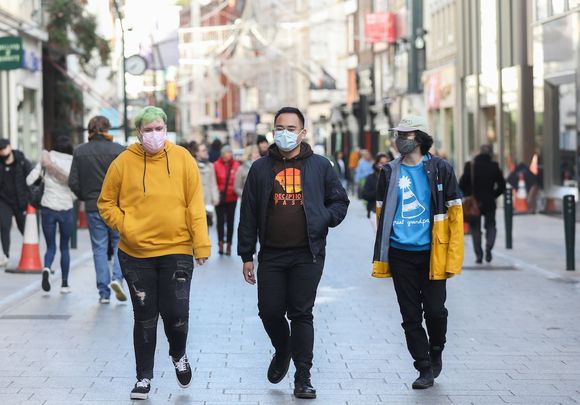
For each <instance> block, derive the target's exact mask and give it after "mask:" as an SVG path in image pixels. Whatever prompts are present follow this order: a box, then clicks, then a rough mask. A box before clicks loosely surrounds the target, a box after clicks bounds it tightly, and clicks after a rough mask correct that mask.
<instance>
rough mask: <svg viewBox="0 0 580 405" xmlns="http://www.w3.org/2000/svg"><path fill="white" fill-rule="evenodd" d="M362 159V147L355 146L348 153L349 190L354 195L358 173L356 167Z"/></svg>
mask: <svg viewBox="0 0 580 405" xmlns="http://www.w3.org/2000/svg"><path fill="white" fill-rule="evenodd" d="M359 160H360V149H359V148H358V147H356V148H354V149H353V150H352V151H351V152H350V154H349V155H348V173H347V180H348V191H349V192H350V193H351V194H353V195H354V193H355V192H356V183H355V181H354V178H355V175H356V168H357V166H358V161H359Z"/></svg>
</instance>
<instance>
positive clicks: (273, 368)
mask: <svg viewBox="0 0 580 405" xmlns="http://www.w3.org/2000/svg"><path fill="white" fill-rule="evenodd" d="M290 358H291V356H290V354H288V355H283V354H278V353H276V354H275V355H274V357H272V361H271V362H270V367H268V381H270V382H271V383H272V384H278V383H279V382H280V381H282V380H283V379H284V377H286V374H288V368H289V367H290Z"/></svg>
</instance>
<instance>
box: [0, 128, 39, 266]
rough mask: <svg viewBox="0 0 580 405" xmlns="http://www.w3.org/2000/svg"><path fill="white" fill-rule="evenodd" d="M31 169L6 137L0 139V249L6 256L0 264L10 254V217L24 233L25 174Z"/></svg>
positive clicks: (26, 191) (3, 262) (3, 261)
mask: <svg viewBox="0 0 580 405" xmlns="http://www.w3.org/2000/svg"><path fill="white" fill-rule="evenodd" d="M31 171H32V165H31V164H30V162H29V161H28V159H26V157H25V156H24V153H22V152H20V151H19V150H15V149H12V146H11V145H10V141H9V140H8V139H0V235H1V239H2V250H3V251H4V255H5V256H6V257H5V258H3V259H2V262H0V266H6V265H7V264H8V259H9V256H10V229H11V228H12V217H15V218H16V226H18V230H19V231H20V233H24V222H25V219H26V214H25V211H26V206H27V205H28V187H27V186H26V176H28V174H29V173H30V172H31Z"/></svg>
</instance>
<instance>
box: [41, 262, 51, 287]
mask: <svg viewBox="0 0 580 405" xmlns="http://www.w3.org/2000/svg"><path fill="white" fill-rule="evenodd" d="M49 278H50V269H49V268H48V267H45V268H44V269H42V289H43V290H44V291H50V280H49Z"/></svg>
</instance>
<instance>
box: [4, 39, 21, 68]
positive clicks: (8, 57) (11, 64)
mask: <svg viewBox="0 0 580 405" xmlns="http://www.w3.org/2000/svg"><path fill="white" fill-rule="evenodd" d="M21 67H22V38H20V37H1V38H0V70H12V69H19V68H21Z"/></svg>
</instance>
